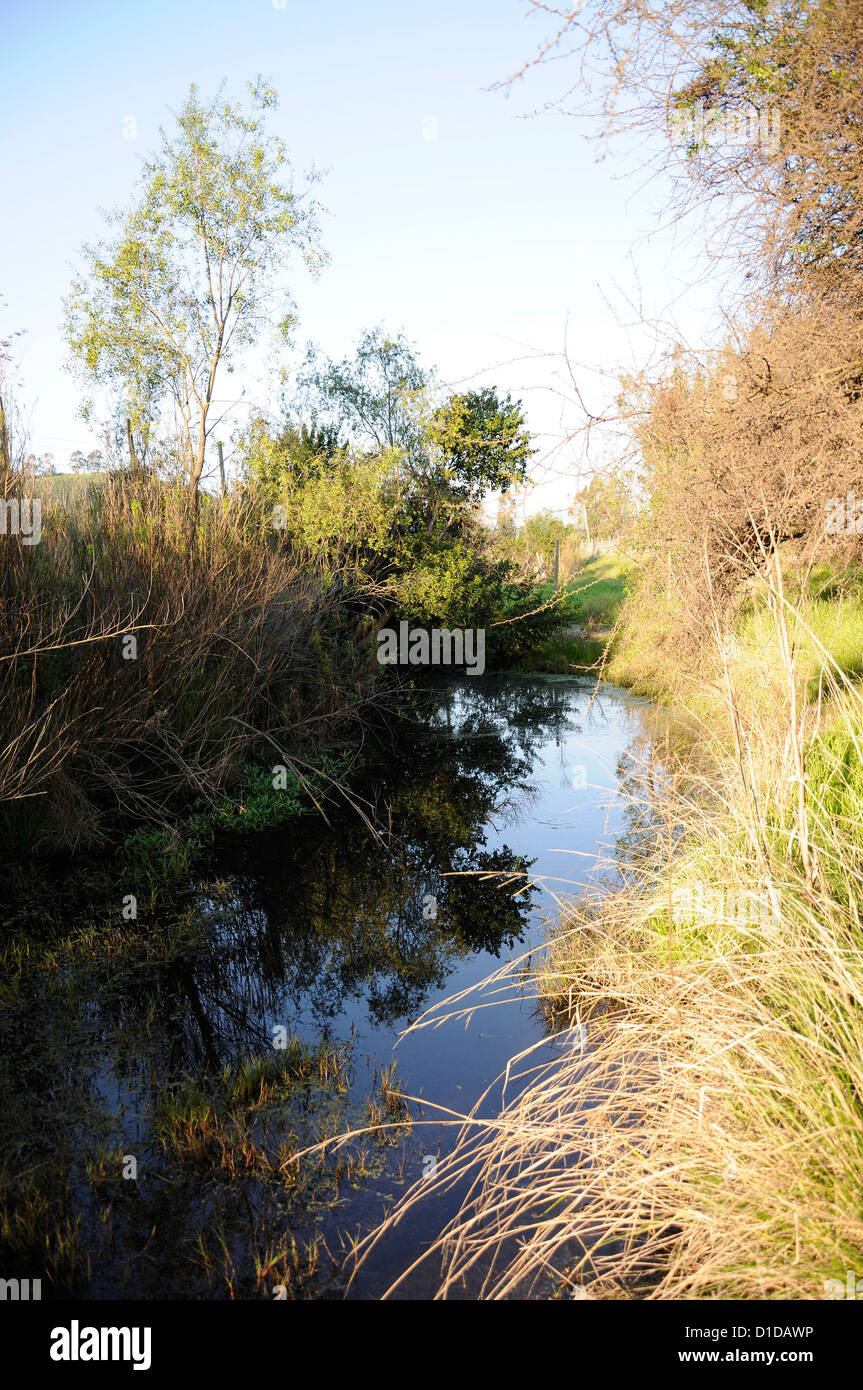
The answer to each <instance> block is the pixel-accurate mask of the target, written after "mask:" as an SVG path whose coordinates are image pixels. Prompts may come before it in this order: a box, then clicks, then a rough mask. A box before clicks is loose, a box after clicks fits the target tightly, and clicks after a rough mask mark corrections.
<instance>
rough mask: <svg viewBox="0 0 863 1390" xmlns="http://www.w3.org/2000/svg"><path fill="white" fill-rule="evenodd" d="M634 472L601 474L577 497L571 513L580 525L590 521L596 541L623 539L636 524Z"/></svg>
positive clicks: (592, 534)
mask: <svg viewBox="0 0 863 1390" xmlns="http://www.w3.org/2000/svg"><path fill="white" fill-rule="evenodd" d="M633 486H634V480H633V477H632V474H631V473H628V472H617V473H609V474H601V473H597V474H594V476H593V477H592V478H591V480H590V482H589V483H588V485H587V487H584V488H581V489H580V490H579V491H578V492H577V493H576V494H575V499H574V501H573V505H572V508H571V514H572V516H573V517H574V518H575V523H576V525H579V524H581V523H582V522H583V520H584V519H585V518H586V520H587V528H588V531H589V533H590V537H591V538H592V539H593V540H603V539H607V538H608V537H610V536H620V535H622V534H624V533H626V532H628V531H630V530H631V529H632V527H633V524H634V522H635V516H636V505H635V497H634V494H633Z"/></svg>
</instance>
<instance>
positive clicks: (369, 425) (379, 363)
mask: <svg viewBox="0 0 863 1390" xmlns="http://www.w3.org/2000/svg"><path fill="white" fill-rule="evenodd" d="M429 381H430V374H429V373H428V372H426V371H425V370H424V369H423V368H422V367H421V366H420V365H419V362H418V361H417V357H416V352H415V349H414V347H413V345H412V344H411V343H409V342H408V340H407V338H406V337H405V336H404V334H403V333H398V334H397V335H396V336H395V337H393V336H391V335H390V334H388V333H386V332H385V331H384V329H383V328H382V327H377V328H371V329H366V331H365V332H364V333H363V334H362V336H361V338H360V340H359V343H358V344H357V349H356V352H355V354H354V356H353V358H348V357H346V358H344V359H343V360H342V361H341V362H333V361H330V360H329V359H328V358H320V357H319V356H318V354H317V353H316V352H315V349H314V348H313V347H310V348H309V351H308V355H307V359H306V371H305V373H304V374H303V376H302V377H301V384H302V385H303V386H304V387H305V388H306V392H307V400H308V402H309V403H310V404H311V407H312V412H313V414H314V415H315V417H316V418H317V417H318V416H320V417H321V418H323V419H329V420H330V422H331V423H333V424H335V426H336V427H337V428H340V427H341V428H345V429H346V430H347V432H348V434H349V435H350V437H351V439H352V440H353V442H354V443H355V444H356V445H357V447H359V448H361V449H365V450H367V451H368V452H371V453H380V452H381V451H383V450H385V449H386V450H389V451H391V452H393V453H398V454H399V455H400V456H401V457H403V458H404V459H405V460H406V461H414V462H416V460H417V456H418V455H419V453H420V452H421V451H422V449H423V429H422V425H421V423H420V422H419V421H418V420H417V418H416V409H415V397H416V396H417V395H418V394H420V393H422V392H423V391H424V390H425V388H426V387H427V385H428V384H429Z"/></svg>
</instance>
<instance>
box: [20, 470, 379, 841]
mask: <svg viewBox="0 0 863 1390" xmlns="http://www.w3.org/2000/svg"><path fill="white" fill-rule="evenodd" d="M19 488H20V489H21V490H22V491H23V492H24V493H25V494H26V492H31V493H32V492H35V493H37V494H38V492H39V480H38V479H36V480H31V481H30V482H27V481H26V480H19ZM42 526H43V534H42V538H41V540H40V541H39V543H38V544H36V545H30V546H28V545H25V544H24V543H23V540H22V538H21V537H15V536H6V537H5V538H3V541H2V543H3V545H4V547H5V555H6V560H7V563H6V565H5V567H4V571H3V579H2V601H0V720H2V724H0V727H2V730H3V758H2V773H0V778H2V781H0V801H2V803H3V809H4V812H5V815H6V820H7V825H8V826H13V825H14V826H16V827H19V828H20V833H22V834H23V835H24V836H25V838H26V839H27V840H30V841H33V840H35V841H36V842H37V843H38V842H46V843H49V844H51V845H53V846H63V845H74V844H76V843H79V842H86V840H87V839H88V838H93V837H94V836H97V835H98V833H99V829H98V827H99V821H100V819H101V817H102V814H103V812H105V811H106V810H107V811H109V812H110V813H111V814H112V815H113V816H115V817H117V818H118V819H119V820H120V821H121V822H127V823H128V822H133V823H134V822H135V821H141V820H146V821H153V820H156V821H158V820H160V819H163V818H169V817H170V815H171V814H172V813H173V812H174V811H176V809H177V808H178V807H181V806H182V805H183V804H184V803H186V802H188V801H189V800H190V799H192V798H195V797H203V798H207V797H212V796H214V795H215V794H216V793H217V791H219V790H220V789H221V788H223V787H225V786H226V785H229V784H230V783H231V781H232V780H234V779H235V778H236V776H237V774H238V771H239V768H240V766H241V764H242V762H243V759H244V758H247V757H249V756H250V755H251V754H252V753H253V752H255V751H259V752H261V751H266V755H267V756H272V758H273V761H274V762H277V761H280V760H283V759H280V758H279V756H278V750H279V749H280V748H282V749H284V748H288V749H290V748H294V749H296V748H298V747H299V745H300V743H301V742H302V741H303V739H304V738H307V737H309V736H311V735H314V737H315V738H320V737H322V736H324V735H326V733H327V732H328V731H329V732H332V729H333V727H334V726H335V725H337V724H338V722H339V721H340V719H342V718H343V717H344V716H345V713H346V711H347V710H348V709H349V708H350V707H351V706H352V705H356V703H357V702H358V701H359V700H360V699H361V698H362V694H363V691H364V688H365V677H363V676H362V675H361V674H360V673H359V672H357V671H355V670H353V669H352V665H351V657H350V648H349V646H348V644H345V643H342V644H340V645H339V647H338V651H339V655H338V657H337V655H336V643H335V642H334V641H333V633H334V626H335V624H336V622H337V616H336V598H335V596H334V593H333V591H332V589H331V590H329V591H328V590H327V589H326V586H325V582H324V578H323V576H322V575H320V574H318V573H316V571H315V569H314V567H313V566H308V565H307V566H304V567H303V568H302V569H301V568H300V566H299V565H298V564H297V562H296V561H295V560H294V558H293V556H292V555H291V553H290V551H289V550H288V549H287V548H286V547H285V546H284V545H283V543H282V541H281V539H280V537H279V535H278V533H277V532H275V531H274V530H273V529H272V527H271V526H269V524H268V519H267V516H266V514H265V513H264V512H263V511H262V510H260V509H259V508H257V507H256V506H255V504H254V502H253V501H252V500H251V499H249V498H243V497H241V496H237V497H235V498H233V499H232V500H231V501H230V502H229V503H228V504H227V505H224V506H222V505H219V504H217V503H207V504H205V505H204V507H203V508H202V513H201V517H200V519H199V523H198V526H197V529H196V530H195V531H194V532H193V533H190V530H189V525H188V510H187V506H186V501H185V498H184V495H183V493H182V491H181V490H179V489H176V490H175V489H173V488H171V487H166V486H163V485H159V484H156V483H152V482H150V483H146V482H141V481H138V482H135V483H133V482H131V481H130V480H129V479H126V478H123V477H118V478H115V477H108V478H107V479H106V480H104V482H103V484H102V485H101V486H99V487H97V488H92V489H90V490H88V491H86V492H83V493H82V494H81V495H80V496H79V497H78V498H77V499H76V500H75V501H74V502H72V503H69V504H65V505H60V504H52V503H51V501H50V499H48V498H46V502H45V506H44V508H43V519H42ZM128 638H134V639H135V641H136V643H137V655H136V656H135V657H134V658H132V659H128V658H126V657H125V656H124V650H126V651H128V650H129V648H128V645H126V646H125V648H124V642H126V639H128Z"/></svg>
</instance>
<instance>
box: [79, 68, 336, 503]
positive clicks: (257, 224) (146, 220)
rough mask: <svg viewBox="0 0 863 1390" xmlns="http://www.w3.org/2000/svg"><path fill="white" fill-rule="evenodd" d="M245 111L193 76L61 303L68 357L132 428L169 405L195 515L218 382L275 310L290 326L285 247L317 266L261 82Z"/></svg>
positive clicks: (272, 101)
mask: <svg viewBox="0 0 863 1390" xmlns="http://www.w3.org/2000/svg"><path fill="white" fill-rule="evenodd" d="M247 90H248V94H249V100H248V103H247V106H246V107H245V108H243V107H242V106H240V105H239V104H237V105H232V104H230V103H229V102H227V101H225V100H224V98H223V96H222V91H223V88H220V89H219V92H218V93H217V94H216V96H215V97H214V98H213V100H212V101H210V102H207V103H204V102H202V101H201V100H200V99H199V97H198V93H197V88H196V87H195V86H194V85H193V86H192V87H191V89H190V92H189V96H188V98H187V100H186V102H185V104H184V105H183V107H182V109H181V110H180V112H179V114H178V115H177V117H176V130H175V131H174V132H173V133H172V134H171V135H169V134H167V133H166V132H165V131H164V130H162V131H161V132H160V133H161V148H160V150H159V152H158V154H157V155H155V156H154V157H153V158H151V159H149V160H147V161H146V162H145V164H144V168H143V172H142V175H141V180H140V192H139V196H138V198H137V200H136V202H135V204H134V206H133V207H132V209H131V210H130V211H128V212H126V213H114V214H112V215H110V217H109V225H110V227H111V229H112V235H111V236H110V237H109V238H108V239H107V240H105V241H102V242H100V243H98V244H97V245H96V246H87V247H84V249H83V258H84V262H85V271H84V273H83V274H82V275H80V276H78V277H77V278H76V279H75V281H74V282H73V285H72V290H71V293H70V295H69V296H68V298H67V300H66V301H65V309H66V333H67V338H68V342H69V345H70V347H71V350H72V354H73V359H74V361H75V362H76V363H77V365H78V366H79V368H80V369H81V370H82V372H83V374H84V376H85V377H86V378H87V379H89V381H90V382H92V383H95V384H99V385H102V386H108V387H110V388H112V389H113V390H114V391H117V390H119V391H120V392H121V393H122V396H123V400H124V402H125V403H126V407H127V411H126V413H127V414H128V416H129V418H130V420H131V425H130V434H131V431H132V430H134V429H135V428H140V426H141V425H142V423H143V422H144V420H145V418H146V419H149V418H151V414H152V409H153V404H154V403H157V402H159V401H170V402H171V403H172V405H173V406H174V407H175V410H176V413H177V416H178V418H179V421H180V429H181V439H182V446H183V450H184V453H185V461H186V467H187V480H188V489H189V497H190V503H191V506H192V510H193V513H194V514H197V507H198V488H199V483H200V479H201V474H202V472H203V467H204V457H205V451H206V445H207V439H208V436H209V434H210V431H211V429H212V428H213V427H214V423H215V422H211V409H212V405H213V399H214V390H215V384H216V379H217V375H218V373H219V371H220V368H222V367H225V368H226V369H227V370H228V371H231V370H232V369H233V367H234V365H235V363H236V361H237V359H238V357H239V356H240V354H241V353H242V351H243V349H245V348H248V347H249V346H250V345H251V344H253V343H256V342H258V341H259V340H260V338H261V336H262V333H263V332H264V330H265V329H266V328H267V327H268V326H269V323H270V322H271V321H272V319H273V318H275V320H276V323H277V328H278V331H279V333H280V334H281V336H282V337H283V338H286V337H287V335H288V332H289V329H290V327H291V324H292V322H293V312H292V304H291V300H290V297H289V295H288V294H287V292H286V291H285V290H283V289H282V288H281V287H279V281H280V279H281V273H282V272H283V270H284V268H285V266H286V263H287V261H288V260H289V258H290V254H291V252H292V251H294V250H299V251H300V252H301V253H302V255H303V257H304V258H305V260H306V262H307V264H309V266H310V267H311V268H312V269H313V270H317V269H318V268H319V267H320V265H321V264H322V262H323V259H324V257H323V255H322V252H321V251H320V248H319V246H318V242H317V236H318V226H317V218H316V206H315V205H314V203H309V202H308V201H306V200H305V198H304V196H303V195H300V194H298V193H296V192H294V190H293V187H292V178H291V165H290V163H289V160H288V157H287V153H286V150H285V146H284V144H283V143H282V141H281V140H280V139H278V138H277V137H276V136H274V135H271V134H269V133H268V132H267V129H266V119H267V112H269V111H270V110H272V109H273V108H274V107H275V106H276V104H277V97H276V94H275V92H274V91H273V89H272V88H271V87H270V86H268V85H267V84H266V83H265V82H264V81H263V80H262V79H261V78H258V79H257V80H256V81H255V82H253V83H249V84H247Z"/></svg>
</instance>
